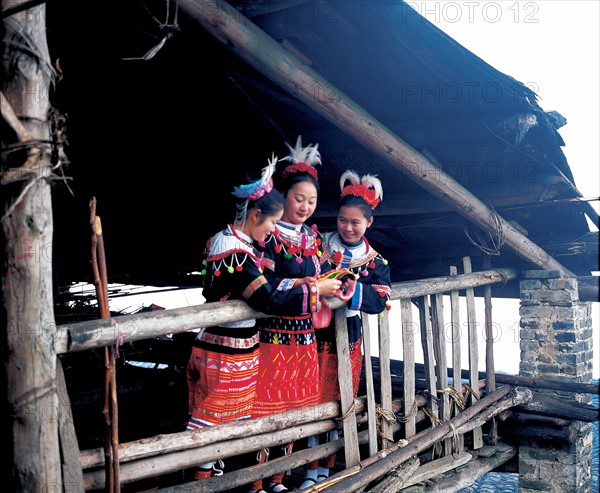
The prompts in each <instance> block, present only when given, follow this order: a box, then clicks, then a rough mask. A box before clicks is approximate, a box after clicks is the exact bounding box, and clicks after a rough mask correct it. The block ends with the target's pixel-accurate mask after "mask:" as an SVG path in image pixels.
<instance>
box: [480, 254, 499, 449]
mask: <svg viewBox="0 0 600 493" xmlns="http://www.w3.org/2000/svg"><path fill="white" fill-rule="evenodd" d="M483 265H484V266H485V267H490V266H491V263H490V259H489V258H487V257H486V258H485V259H484V261H483ZM483 301H484V304H485V321H484V323H485V392H486V394H491V393H492V392H493V391H494V390H496V368H495V364H494V327H493V324H492V287H491V286H484V287H483ZM488 438H489V443H490V445H496V442H497V441H498V424H497V423H496V419H495V418H492V422H491V424H490V429H489V431H488Z"/></svg>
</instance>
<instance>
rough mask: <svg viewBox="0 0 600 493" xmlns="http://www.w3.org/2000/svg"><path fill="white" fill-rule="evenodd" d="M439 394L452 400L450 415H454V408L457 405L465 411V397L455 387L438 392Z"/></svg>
mask: <svg viewBox="0 0 600 493" xmlns="http://www.w3.org/2000/svg"><path fill="white" fill-rule="evenodd" d="M437 392H438V394H443V395H447V396H448V397H449V398H450V414H452V411H453V409H452V408H453V407H454V406H455V405H456V406H458V408H459V409H460V410H461V411H464V410H465V407H466V403H465V398H464V397H463V395H462V394H461V393H460V392H459V391H458V390H457V389H455V388H454V387H446V388H445V389H440V390H438V391H437Z"/></svg>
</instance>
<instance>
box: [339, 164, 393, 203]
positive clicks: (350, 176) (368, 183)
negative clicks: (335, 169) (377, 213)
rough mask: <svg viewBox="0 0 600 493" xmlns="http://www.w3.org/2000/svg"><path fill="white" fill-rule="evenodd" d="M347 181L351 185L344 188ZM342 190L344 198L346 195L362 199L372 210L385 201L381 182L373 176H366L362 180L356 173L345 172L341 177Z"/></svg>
mask: <svg viewBox="0 0 600 493" xmlns="http://www.w3.org/2000/svg"><path fill="white" fill-rule="evenodd" d="M346 181H349V182H350V185H346V186H344V185H345V183H346ZM340 189H341V190H342V195H341V196H342V197H345V196H346V195H355V196H356V197H360V198H361V199H363V200H364V201H365V202H366V203H367V204H369V205H370V206H371V209H375V207H377V206H378V205H379V202H381V201H382V200H383V188H382V186H381V181H379V178H377V177H375V176H373V175H364V176H363V177H362V178H361V177H359V176H358V174H357V173H356V172H355V171H351V170H347V171H344V173H343V174H342V176H341V177H340Z"/></svg>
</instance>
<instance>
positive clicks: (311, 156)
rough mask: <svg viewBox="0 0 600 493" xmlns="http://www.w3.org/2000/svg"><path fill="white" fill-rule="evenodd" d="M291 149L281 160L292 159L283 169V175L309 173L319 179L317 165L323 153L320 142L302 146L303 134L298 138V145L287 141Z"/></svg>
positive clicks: (285, 176)
mask: <svg viewBox="0 0 600 493" xmlns="http://www.w3.org/2000/svg"><path fill="white" fill-rule="evenodd" d="M285 145H286V146H288V149H289V150H290V154H289V155H288V156H286V157H284V158H282V159H281V161H290V162H291V163H292V164H288V165H287V166H286V167H285V169H284V170H283V177H284V178H287V177H288V176H289V175H291V174H293V173H302V172H304V173H308V174H309V175H311V176H312V177H313V178H314V179H315V180H318V179H319V175H318V173H317V170H316V169H315V165H317V164H321V153H320V152H319V150H318V147H319V144H315V145H312V144H309V145H307V146H306V147H302V136H301V135H299V136H298V139H297V140H296V147H292V146H291V145H289V144H288V143H287V142H286V143H285Z"/></svg>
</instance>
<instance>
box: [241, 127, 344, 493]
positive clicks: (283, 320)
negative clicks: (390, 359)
mask: <svg viewBox="0 0 600 493" xmlns="http://www.w3.org/2000/svg"><path fill="white" fill-rule="evenodd" d="M286 145H287V146H288V148H289V150H290V153H289V155H288V156H287V157H286V158H284V160H287V161H289V164H288V165H287V167H286V168H285V169H284V170H283V173H282V182H281V186H280V189H281V190H282V192H283V194H284V200H285V204H284V212H283V217H282V218H281V221H279V222H278V223H277V227H276V229H275V231H274V233H273V235H272V236H271V237H270V238H269V240H268V241H266V242H264V244H263V248H264V252H265V257H266V258H268V259H271V260H272V264H271V265H270V266H269V268H267V271H266V275H267V277H270V278H272V279H276V280H277V281H276V282H279V283H280V284H279V285H280V286H286V285H289V286H293V285H294V283H295V282H296V279H297V278H300V279H302V278H306V277H307V276H308V277H310V278H312V281H311V282H310V284H309V288H310V291H311V297H310V300H309V304H310V307H311V310H316V308H317V307H318V305H319V304H320V303H321V297H322V296H332V295H333V294H334V293H335V291H336V290H338V289H339V288H340V286H341V281H339V280H336V279H321V280H318V279H317V277H318V276H319V275H320V274H322V273H324V272H326V271H328V270H329V269H330V268H331V266H330V265H329V264H322V262H321V259H322V252H321V236H320V234H319V233H318V231H317V229H316V227H309V226H307V224H306V221H307V220H308V219H309V218H310V217H311V216H312V214H313V212H314V211H315V208H316V206H317V195H318V193H319V181H318V173H317V170H316V168H315V166H316V165H318V164H320V163H321V154H320V153H319V150H318V144H315V145H312V144H311V145H307V146H303V145H302V139H301V137H298V140H297V141H296V145H295V147H292V146H290V145H289V144H286ZM271 266H272V269H271ZM258 323H259V325H260V348H261V349H260V350H261V363H260V365H261V370H260V376H259V379H258V383H257V400H256V405H255V406H254V416H256V417H262V416H268V415H272V414H275V413H279V412H282V411H288V410H292V409H299V408H304V407H306V406H311V405H314V404H316V403H317V402H318V400H319V371H318V362H317V346H316V342H315V329H314V326H313V321H312V318H311V316H310V315H308V316H292V314H291V313H290V314H288V316H286V317H279V316H269V317H266V318H262V319H260V320H259V321H258ZM292 447H293V442H292V443H289V444H287V445H286V446H285V447H283V448H281V449H280V448H279V447H272V449H271V450H269V451H267V450H266V449H265V451H264V452H263V456H262V458H261V459H260V460H266V458H267V456H268V455H270V458H271V459H272V458H274V457H277V456H279V455H282V454H289V453H291V450H292ZM267 452H268V453H267ZM284 476H285V473H284V472H282V473H279V474H275V475H273V476H272V477H271V478H270V481H269V484H268V485H267V488H268V490H269V491H271V492H274V493H280V492H282V491H287V488H286V487H285V485H284V484H283V478H284ZM250 491H251V492H258V491H264V490H262V481H257V482H255V483H254V484H253V485H252V487H251V490H250Z"/></svg>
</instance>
